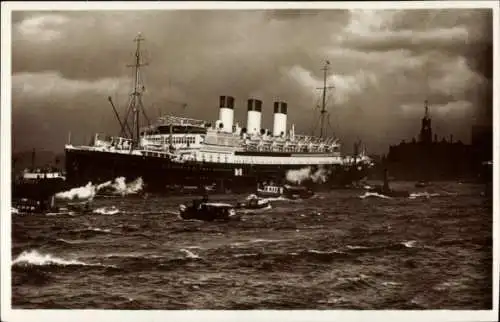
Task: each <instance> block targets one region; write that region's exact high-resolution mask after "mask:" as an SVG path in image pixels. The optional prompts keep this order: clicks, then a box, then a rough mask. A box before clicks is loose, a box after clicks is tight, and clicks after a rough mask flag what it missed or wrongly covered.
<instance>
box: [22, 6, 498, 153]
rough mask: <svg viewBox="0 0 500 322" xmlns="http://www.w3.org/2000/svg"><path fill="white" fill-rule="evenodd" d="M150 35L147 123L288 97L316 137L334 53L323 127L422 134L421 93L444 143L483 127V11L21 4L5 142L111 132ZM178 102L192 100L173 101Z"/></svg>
mask: <svg viewBox="0 0 500 322" xmlns="http://www.w3.org/2000/svg"><path fill="white" fill-rule="evenodd" d="M138 32H141V34H142V35H143V37H144V38H145V39H146V40H145V41H144V42H143V43H142V46H143V49H144V50H143V52H142V54H143V56H144V60H145V61H146V62H147V63H148V66H146V67H144V68H143V74H142V79H143V81H144V85H145V88H146V92H145V94H144V98H143V101H144V106H145V108H146V113H147V115H148V117H149V118H150V119H155V118H156V117H157V116H158V115H159V113H160V112H161V113H174V114H177V115H183V116H188V117H194V118H200V119H207V120H212V121H213V120H216V119H217V118H218V104H219V95H231V96H234V97H235V105H236V106H235V119H236V120H237V121H239V122H240V124H242V125H246V101H247V99H248V98H258V99H261V100H262V101H263V116H262V122H263V126H265V127H266V128H269V129H271V128H272V121H273V120H272V113H273V110H272V104H273V101H275V100H283V101H286V102H287V103H288V120H289V122H288V123H289V124H291V123H294V124H295V125H296V132H297V133H299V132H300V133H304V134H311V133H313V130H315V131H316V132H315V134H318V133H319V132H318V126H319V123H318V120H319V109H318V107H317V106H318V104H320V102H321V100H320V99H321V91H320V90H318V89H317V88H318V87H320V86H322V77H323V76H322V70H321V69H322V67H323V65H324V63H325V61H327V60H328V61H329V62H330V65H329V67H330V69H329V75H328V79H327V83H328V86H333V88H332V89H329V91H328V93H327V110H328V115H329V116H328V119H329V121H328V122H326V123H327V125H328V134H332V135H336V136H337V137H339V138H340V140H341V142H342V143H343V146H344V150H345V151H351V150H352V144H353V142H354V141H355V140H358V139H359V140H361V141H362V142H363V143H364V144H365V146H366V149H367V152H369V153H377V154H382V153H387V151H388V148H389V145H395V144H399V142H400V141H401V140H403V139H404V140H406V141H410V140H411V139H412V138H413V137H417V135H418V132H419V130H420V119H421V117H422V116H423V113H424V100H426V99H427V100H428V101H429V105H430V114H431V117H432V119H433V130H434V132H435V133H437V134H438V136H439V137H440V138H441V137H442V136H446V137H449V136H450V135H453V137H454V140H462V141H463V142H465V143H468V142H469V141H470V130H471V125H473V124H491V123H492V92H493V90H492V82H493V80H492V56H493V54H492V43H493V38H492V12H491V10H490V9H446V10H443V9H430V10H410V9H407V10H379V11H372V10H208V11H207V10H205V11H203V10H198V11H193V10H183V11H173V10H150V11H41V12H35V11H16V12H13V14H12V150H13V152H18V151H23V150H31V149H32V148H33V147H36V148H37V149H39V150H50V151H55V152H62V151H63V149H64V144H65V143H66V142H67V141H68V133H69V132H71V141H72V143H75V144H82V143H88V141H89V140H90V138H91V137H92V136H93V135H94V133H95V132H99V133H103V134H104V133H107V134H118V132H119V128H120V127H119V123H118V121H117V120H116V118H115V116H114V114H113V110H112V108H111V105H110V104H109V102H108V100H107V97H108V96H111V97H112V98H113V100H114V103H115V105H116V106H117V108H118V110H119V112H120V114H122V115H123V114H124V113H125V111H126V109H127V103H128V100H129V96H128V95H129V93H130V92H131V90H132V85H133V70H132V69H131V68H127V66H126V65H127V64H131V63H133V59H134V51H135V43H134V42H133V39H134V37H135V36H136V35H137V33H138ZM183 104H187V107H185V108H182V106H183Z"/></svg>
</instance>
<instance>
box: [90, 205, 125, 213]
mask: <svg viewBox="0 0 500 322" xmlns="http://www.w3.org/2000/svg"><path fill="white" fill-rule="evenodd" d="M93 212H94V213H95V214H100V215H116V214H118V213H119V212H120V209H118V208H116V207H115V206H111V207H101V208H97V209H95V210H94V211H93Z"/></svg>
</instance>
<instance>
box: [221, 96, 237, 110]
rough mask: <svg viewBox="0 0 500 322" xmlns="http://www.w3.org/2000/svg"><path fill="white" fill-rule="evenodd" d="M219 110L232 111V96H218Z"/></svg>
mask: <svg viewBox="0 0 500 322" xmlns="http://www.w3.org/2000/svg"><path fill="white" fill-rule="evenodd" d="M219 108H229V109H232V110H233V109H234V97H232V96H219Z"/></svg>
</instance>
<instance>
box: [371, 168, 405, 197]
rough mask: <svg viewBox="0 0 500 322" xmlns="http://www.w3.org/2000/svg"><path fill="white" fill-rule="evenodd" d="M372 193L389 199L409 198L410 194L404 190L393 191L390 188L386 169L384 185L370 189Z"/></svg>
mask: <svg viewBox="0 0 500 322" xmlns="http://www.w3.org/2000/svg"><path fill="white" fill-rule="evenodd" d="M368 190H369V191H370V192H375V193H378V194H381V195H384V196H387V197H409V196H410V193H409V192H408V191H404V190H399V191H398V190H393V189H391V188H390V187H389V175H388V170H387V168H385V169H384V184H383V185H382V186H376V187H370V189H368Z"/></svg>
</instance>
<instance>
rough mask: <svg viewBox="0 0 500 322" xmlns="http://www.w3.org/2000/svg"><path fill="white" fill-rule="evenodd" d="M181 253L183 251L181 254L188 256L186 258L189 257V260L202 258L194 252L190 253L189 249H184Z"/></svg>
mask: <svg viewBox="0 0 500 322" xmlns="http://www.w3.org/2000/svg"><path fill="white" fill-rule="evenodd" d="M180 251H181V252H183V253H184V254H186V257H187V258H200V256H199V255H197V254H195V253H193V252H192V251H190V250H189V249H184V248H182V249H181V250H180Z"/></svg>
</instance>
